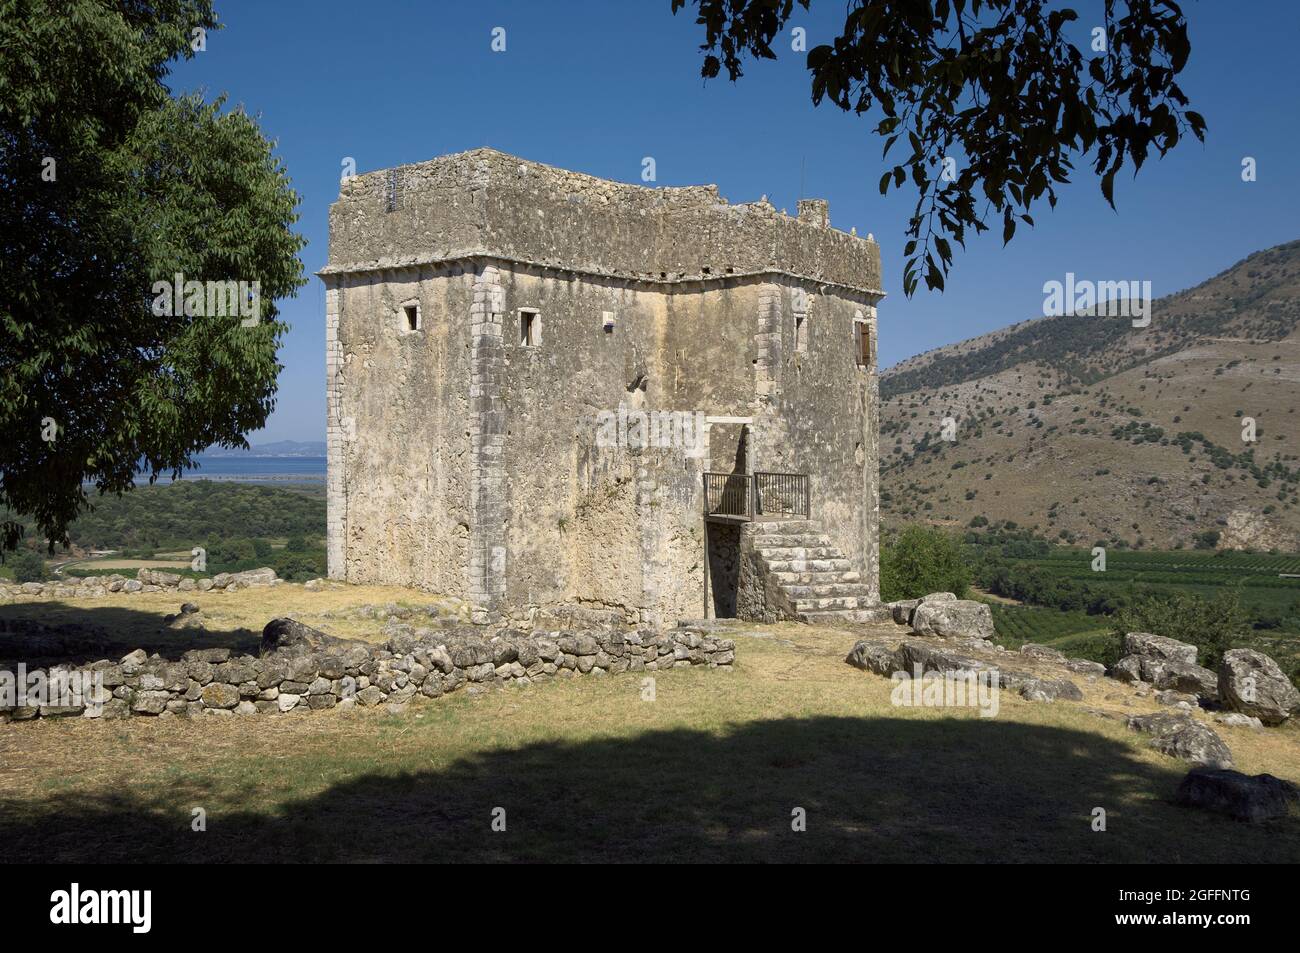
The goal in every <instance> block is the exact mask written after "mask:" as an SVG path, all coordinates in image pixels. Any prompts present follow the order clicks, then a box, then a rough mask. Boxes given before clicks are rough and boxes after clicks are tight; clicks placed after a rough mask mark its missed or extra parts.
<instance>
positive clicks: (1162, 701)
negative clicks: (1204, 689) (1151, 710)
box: [1156, 689, 1200, 711]
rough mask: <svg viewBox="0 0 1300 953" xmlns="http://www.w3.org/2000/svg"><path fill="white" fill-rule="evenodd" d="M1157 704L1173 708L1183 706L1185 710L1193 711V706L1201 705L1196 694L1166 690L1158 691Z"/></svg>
mask: <svg viewBox="0 0 1300 953" xmlns="http://www.w3.org/2000/svg"><path fill="white" fill-rule="evenodd" d="M1156 704H1157V705H1169V706H1170V707H1172V708H1182V709H1184V710H1185V711H1191V710H1192V709H1193V708H1198V707H1200V703H1199V700H1198V699H1197V697H1196V696H1195V695H1189V694H1187V693H1186V692H1176V691H1173V690H1172V689H1171V690H1166V691H1163V692H1156Z"/></svg>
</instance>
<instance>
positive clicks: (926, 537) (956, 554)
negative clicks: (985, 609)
mask: <svg viewBox="0 0 1300 953" xmlns="http://www.w3.org/2000/svg"><path fill="white" fill-rule="evenodd" d="M969 584H970V569H969V568H968V567H967V565H966V562H965V560H964V558H963V556H962V550H961V544H960V543H959V542H958V540H957V539H956V538H955V537H953V536H950V535H948V534H947V533H945V532H943V530H940V529H936V528H934V527H932V526H919V525H916V524H913V525H911V526H907V527H905V528H904V529H903V530H902V531H901V532H900V533H899V534H898V535H897V536H896V537H895V538H894V539H892V540H889V541H888V542H886V543H885V545H884V546H883V547H882V549H881V552H880V596H881V598H882V599H883V600H884V601H886V602H893V601H894V600H896V599H918V598H920V597H921V596H924V595H929V594H930V593H932V592H953V593H956V594H957V597H958V598H963V597H964V596H965V595H966V587H967V586H968V585H969Z"/></svg>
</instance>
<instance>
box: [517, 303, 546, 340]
mask: <svg viewBox="0 0 1300 953" xmlns="http://www.w3.org/2000/svg"><path fill="white" fill-rule="evenodd" d="M541 343H542V316H541V315H540V314H539V313H538V312H536V311H520V312H519V346H520V347H536V346H537V345H539V344H541Z"/></svg>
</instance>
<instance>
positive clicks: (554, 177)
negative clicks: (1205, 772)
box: [320, 149, 883, 628]
mask: <svg viewBox="0 0 1300 953" xmlns="http://www.w3.org/2000/svg"><path fill="white" fill-rule="evenodd" d="M395 177H396V178H400V180H401V182H402V190H401V201H400V202H398V203H394V202H392V201H390V198H391V188H390V186H391V182H392V181H393V179H394V178H395ZM320 277H321V279H322V281H323V282H324V284H325V288H326V298H325V322H326V370H327V413H328V442H329V479H328V514H329V515H328V527H329V545H328V553H329V574H330V576H331V578H334V579H339V580H344V581H347V582H358V583H369V584H386V585H398V586H407V587H412V588H419V589H422V590H425V591H428V592H436V593H439V594H442V595H445V596H449V597H452V598H456V599H460V600H463V601H464V602H466V603H468V604H469V605H470V606H471V607H472V618H473V619H474V621H477V622H482V623H495V622H499V621H501V620H502V619H508V620H522V621H523V622H525V623H526V624H528V625H529V626H533V625H537V624H540V623H539V622H538V621H537V620H538V619H539V618H540V617H541V616H543V615H545V614H547V613H550V612H553V611H555V610H556V609H557V608H560V607H564V606H582V607H585V608H588V609H593V610H598V611H609V612H614V613H617V614H618V615H619V616H620V618H621V621H622V622H623V623H624V624H626V625H631V626H641V627H650V628H657V627H658V626H660V625H661V624H662V622H663V620H673V619H680V618H684V617H686V616H688V615H690V614H693V613H695V612H698V611H699V606H700V605H701V601H702V598H703V591H704V567H705V565H706V558H705V552H704V548H705V545H704V535H705V534H704V527H703V512H704V506H703V499H702V493H703V489H702V488H703V483H704V478H703V474H704V472H705V471H715V472H716V471H720V472H722V473H724V474H729V473H736V472H746V473H750V472H756V471H775V472H781V473H791V474H801V475H807V476H808V478H809V484H808V485H809V487H810V494H809V500H810V506H812V507H813V512H812V513H811V514H809V515H810V517H812V518H814V519H817V520H819V521H820V523H821V527H822V532H823V533H824V535H826V536H827V537H828V538H829V540H830V543H829V544H828V545H833V546H834V547H835V548H836V549H837V550H838V552H840V553H841V554H842V556H843V559H844V560H847V561H848V562H850V563H851V564H852V567H853V571H854V572H856V573H857V574H858V576H859V578H860V581H861V584H862V589H863V592H864V593H866V594H872V595H873V597H874V595H875V594H877V593H878V586H877V585H876V580H875V576H876V573H877V558H876V555H875V554H876V542H875V537H876V533H877V523H878V503H877V500H878V481H879V475H878V472H877V438H876V433H875V431H876V426H877V423H876V421H877V415H876V404H877V402H878V392H877V388H876V384H875V382H876V361H875V335H876V311H875V305H876V304H877V302H879V301H880V300H881V298H882V297H883V292H882V291H881V274H880V249H879V247H878V246H877V245H876V243H875V242H874V241H872V240H869V239H862V238H858V237H857V236H856V235H854V234H850V233H848V232H845V231H842V230H839V229H836V228H833V227H832V226H831V224H830V210H829V207H828V205H827V204H826V203H825V202H824V201H821V200H816V199H808V200H804V201H803V202H802V203H801V204H800V207H799V214H798V215H797V216H792V215H788V214H786V213H785V212H783V211H781V210H778V209H776V208H774V207H773V206H772V205H771V203H770V202H768V201H766V199H761V200H759V201H755V202H745V203H741V204H731V203H729V202H728V201H727V200H726V199H724V198H723V197H722V196H721V195H720V194H719V193H718V190H717V188H716V187H714V186H690V187H684V188H658V187H646V186H645V185H644V184H640V183H636V184H633V183H625V182H613V181H609V180H606V179H601V178H597V177H595V176H591V175H583V174H580V173H576V172H570V171H567V170H564V169H556V168H553V167H550V166H546V165H542V164H540V163H536V162H529V161H527V160H524V159H520V158H517V157H514V156H508V155H505V154H503V153H500V152H496V151H494V150H491V149H475V150H472V151H469V152H464V153H459V154H456V155H449V156H442V157H439V158H436V159H432V160H430V161H428V162H421V163H418V164H414V165H408V166H404V167H402V168H401V169H400V170H380V171H375V172H368V173H364V174H361V175H358V176H356V177H353V178H350V179H349V180H348V181H346V182H344V183H343V184H342V185H341V187H340V190H339V198H338V201H337V202H335V203H334V205H333V206H332V207H331V210H330V247H329V263H328V264H327V265H326V266H325V268H323V269H322V270H321V272H320ZM620 413H629V414H631V413H637V414H640V413H645V414H649V415H688V416H689V417H690V418H691V419H700V420H703V421H704V422H705V423H704V427H703V431H704V436H703V439H702V441H700V442H701V443H702V444H703V446H702V447H699V446H695V447H692V448H691V449H690V450H689V452H688V449H687V448H686V447H684V446H677V445H674V444H673V442H672V441H667V442H664V443H662V444H654V445H649V446H646V445H640V444H638V445H636V446H632V445H623V444H619V445H615V446H611V445H609V443H608V442H607V441H603V440H602V439H601V438H600V435H601V433H602V427H601V425H600V421H601V420H602V419H605V418H609V417H611V416H617V415H618V414H620ZM710 421H713V422H717V426H714V425H713V424H712V423H710ZM737 467H739V468H740V469H739V470H738V469H737ZM844 581H846V580H836V582H844ZM712 591H713V592H715V593H716V592H717V590H716V587H715V588H714V589H713V590H712ZM844 594H845V593H839V592H837V593H836V595H837V596H839V595H844ZM853 594H854V595H859V593H856V592H855V593H853ZM718 599H719V600H720V602H721V603H722V604H724V605H726V606H733V605H735V604H736V601H737V600H736V594H735V593H733V592H721V593H718ZM823 601H825V600H823ZM710 611H716V607H715V608H714V609H713V610H710Z"/></svg>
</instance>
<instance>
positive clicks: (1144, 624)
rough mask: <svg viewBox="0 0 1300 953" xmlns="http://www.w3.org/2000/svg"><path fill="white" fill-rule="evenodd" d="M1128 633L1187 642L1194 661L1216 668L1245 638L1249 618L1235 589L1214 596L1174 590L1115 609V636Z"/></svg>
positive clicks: (1248, 628)
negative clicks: (1194, 654)
mask: <svg viewBox="0 0 1300 953" xmlns="http://www.w3.org/2000/svg"><path fill="white" fill-rule="evenodd" d="M1127 632H1150V633H1152V634H1153V635H1163V636H1167V637H1168V638H1171V639H1177V640H1178V641H1180V642H1189V643H1191V644H1192V645H1195V646H1196V647H1197V648H1198V649H1199V656H1198V658H1197V661H1198V662H1199V663H1200V664H1201V665H1204V666H1205V667H1206V668H1215V667H1217V666H1218V664H1219V660H1220V659H1221V658H1222V657H1223V653H1224V652H1226V651H1227V650H1228V649H1230V648H1232V647H1233V646H1236V645H1241V644H1243V643H1244V642H1245V641H1246V640H1247V639H1248V637H1249V635H1250V620H1249V615H1248V614H1247V613H1246V611H1245V610H1244V609H1242V607H1241V601H1240V600H1239V599H1238V597H1237V593H1236V592H1235V591H1234V590H1231V589H1229V590H1226V591H1224V592H1221V593H1219V594H1218V595H1216V596H1215V597H1214V598H1213V599H1206V598H1204V597H1202V596H1198V595H1196V594H1194V593H1188V592H1175V593H1171V594H1170V595H1167V596H1147V597H1146V598H1144V599H1138V600H1135V601H1134V602H1133V603H1132V604H1131V605H1128V606H1125V607H1124V608H1122V609H1120V610H1119V611H1118V612H1116V613H1115V633H1116V635H1117V636H1118V639H1119V640H1122V639H1123V638H1124V634H1125V633H1127Z"/></svg>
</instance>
